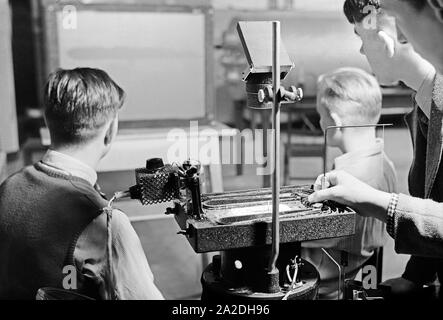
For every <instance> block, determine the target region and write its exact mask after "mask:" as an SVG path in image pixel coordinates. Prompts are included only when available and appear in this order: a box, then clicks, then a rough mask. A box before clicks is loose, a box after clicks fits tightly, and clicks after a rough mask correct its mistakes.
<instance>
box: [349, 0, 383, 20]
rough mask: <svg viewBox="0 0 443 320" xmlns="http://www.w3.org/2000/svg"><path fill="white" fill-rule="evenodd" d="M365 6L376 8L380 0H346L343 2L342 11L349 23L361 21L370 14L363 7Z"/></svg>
mask: <svg viewBox="0 0 443 320" xmlns="http://www.w3.org/2000/svg"><path fill="white" fill-rule="evenodd" d="M366 6H373V7H375V8H376V9H379V8H380V0H346V1H345V3H344V4H343V12H344V13H345V16H346V18H347V19H348V21H349V23H352V24H354V23H356V22H362V21H363V19H364V18H365V17H366V16H367V15H369V14H370V12H369V11H368V12H366V13H365V10H364V8H365V7H366Z"/></svg>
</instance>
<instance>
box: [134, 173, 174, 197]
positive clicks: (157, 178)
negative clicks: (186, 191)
mask: <svg viewBox="0 0 443 320" xmlns="http://www.w3.org/2000/svg"><path fill="white" fill-rule="evenodd" d="M142 170H143V169H138V170H137V171H136V175H137V184H138V185H139V187H140V193H141V199H140V201H141V202H142V204H143V205H150V204H155V203H162V202H168V201H171V200H173V199H177V198H178V197H179V188H180V181H179V177H178V175H177V173H145V172H142Z"/></svg>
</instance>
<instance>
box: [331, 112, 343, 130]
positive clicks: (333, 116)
mask: <svg viewBox="0 0 443 320" xmlns="http://www.w3.org/2000/svg"><path fill="white" fill-rule="evenodd" d="M330 116H331V119H332V120H333V121H334V125H335V126H338V127H340V126H342V125H343V121H342V120H341V118H340V116H339V115H338V114H336V113H335V112H331V113H330Z"/></svg>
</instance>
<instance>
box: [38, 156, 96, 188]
mask: <svg viewBox="0 0 443 320" xmlns="http://www.w3.org/2000/svg"><path fill="white" fill-rule="evenodd" d="M42 162H43V163H44V164H46V165H48V166H51V167H54V168H55V169H60V170H62V171H66V172H67V173H69V174H71V175H72V176H74V177H78V178H82V179H83V180H86V181H88V182H89V183H90V184H91V186H94V185H95V184H96V183H97V172H95V170H94V169H93V168H91V167H90V166H88V165H87V164H86V163H84V162H82V161H80V160H78V159H76V158H73V157H71V156H68V155H66V154H64V153H61V152H58V151H55V150H48V151H47V152H46V154H45V155H44V157H43V159H42Z"/></svg>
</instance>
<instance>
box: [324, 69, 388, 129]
mask: <svg viewBox="0 0 443 320" xmlns="http://www.w3.org/2000/svg"><path fill="white" fill-rule="evenodd" d="M317 104H318V105H321V106H323V107H325V108H326V109H328V110H329V111H330V112H334V113H336V114H337V115H338V116H340V118H341V119H342V120H343V125H362V124H377V123H378V121H379V120H380V115H381V106H382V94H381V89H380V85H379V84H378V82H377V80H376V79H375V77H373V76H372V75H370V74H369V73H367V72H366V71H364V70H361V69H358V68H340V69H337V70H334V71H332V72H330V73H327V74H324V75H322V76H320V77H319V81H318V90H317Z"/></svg>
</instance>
